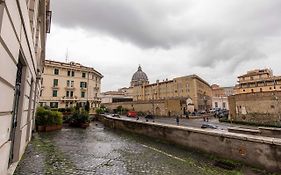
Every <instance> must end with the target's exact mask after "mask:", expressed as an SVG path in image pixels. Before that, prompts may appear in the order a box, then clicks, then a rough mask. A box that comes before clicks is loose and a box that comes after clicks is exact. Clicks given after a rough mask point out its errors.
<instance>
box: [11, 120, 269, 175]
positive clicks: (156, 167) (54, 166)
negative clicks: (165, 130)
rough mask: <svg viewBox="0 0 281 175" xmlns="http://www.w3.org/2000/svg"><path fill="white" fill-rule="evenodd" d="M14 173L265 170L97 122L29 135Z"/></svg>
mask: <svg viewBox="0 0 281 175" xmlns="http://www.w3.org/2000/svg"><path fill="white" fill-rule="evenodd" d="M206 146H208V145H206ZM218 165H220V166H218ZM230 165H231V166H230ZM232 165H235V168H234V169H232V170H229V169H231V168H233V167H232ZM221 167H224V168H221ZM15 174H16V175H31V174H36V175H38V174H55V175H62V174H66V175H68V174H81V175H87V174H89V175H94V174H97V175H114V174H122V175H127V174H128V175H131V174H132V175H134V174H143V175H146V174H149V175H164V174H167V175H169V174H170V175H217V174H219V175H221V174H222V175H223V174H226V175H228V174H229V175H231V174H233V175H236V174H251V175H252V174H253V175H254V174H258V175H259V174H260V175H262V174H267V173H265V172H262V171H261V170H257V169H253V168H250V167H247V166H244V165H241V164H239V163H235V162H231V161H226V160H219V159H218V158H214V157H212V156H210V155H208V154H202V153H198V152H196V151H192V150H187V149H183V148H180V147H177V146H175V145H171V144H169V143H165V142H162V141H160V140H157V139H150V138H147V137H144V136H139V135H135V134H131V133H128V132H123V131H118V130H112V129H109V128H105V127H104V126H103V125H102V124H101V123H98V122H94V123H92V124H91V126H90V127H89V128H88V129H77V128H63V129H62V130H61V131H58V132H52V133H40V134H35V135H34V138H33V140H32V142H31V143H30V144H29V146H28V148H27V150H26V153H25V155H24V156H23V159H22V161H21V162H20V163H19V166H18V167H17V169H16V172H15Z"/></svg>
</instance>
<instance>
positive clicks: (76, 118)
mask: <svg viewBox="0 0 281 175" xmlns="http://www.w3.org/2000/svg"><path fill="white" fill-rule="evenodd" d="M89 122H90V115H89V112H88V111H86V110H76V111H74V112H73V113H72V115H71V116H70V118H69V124H70V125H71V126H75V127H79V126H80V125H81V124H85V123H89Z"/></svg>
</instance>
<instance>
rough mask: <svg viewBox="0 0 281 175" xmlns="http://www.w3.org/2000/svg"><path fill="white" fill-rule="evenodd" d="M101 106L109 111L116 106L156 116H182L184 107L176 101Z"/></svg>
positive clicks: (135, 102) (121, 103)
mask: <svg viewBox="0 0 281 175" xmlns="http://www.w3.org/2000/svg"><path fill="white" fill-rule="evenodd" d="M103 105H104V106H105V107H107V108H108V109H110V110H113V109H116V108H117V107H118V106H122V107H123V108H126V109H128V110H135V111H137V112H145V113H150V114H155V115H157V116H169V115H171V116H176V115H182V114H183V107H184V105H183V104H181V100H177V99H174V100H154V101H152V100H151V101H133V102H119V103H105V104H103Z"/></svg>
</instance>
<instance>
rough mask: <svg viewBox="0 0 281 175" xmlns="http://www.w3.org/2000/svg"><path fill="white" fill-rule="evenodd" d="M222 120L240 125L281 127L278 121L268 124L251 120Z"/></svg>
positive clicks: (221, 120) (222, 119)
mask: <svg viewBox="0 0 281 175" xmlns="http://www.w3.org/2000/svg"><path fill="white" fill-rule="evenodd" d="M219 121H220V122H226V123H234V124H240V125H249V126H264V127H274V128H281V124H280V123H278V122H276V123H272V124H266V123H257V122H249V121H231V120H228V119H225V118H221V119H219Z"/></svg>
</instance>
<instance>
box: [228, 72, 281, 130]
mask: <svg viewBox="0 0 281 175" xmlns="http://www.w3.org/2000/svg"><path fill="white" fill-rule="evenodd" d="M238 79H239V81H238V83H239V84H238V85H236V89H235V92H236V93H235V95H233V96H230V97H229V105H230V119H231V120H235V121H245V122H253V123H262V124H273V125H276V124H279V125H280V124H281V115H280V113H281V103H280V100H281V77H280V76H274V75H273V73H272V71H271V70H270V69H261V70H252V71H248V73H247V74H245V75H242V76H239V77H238Z"/></svg>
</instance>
